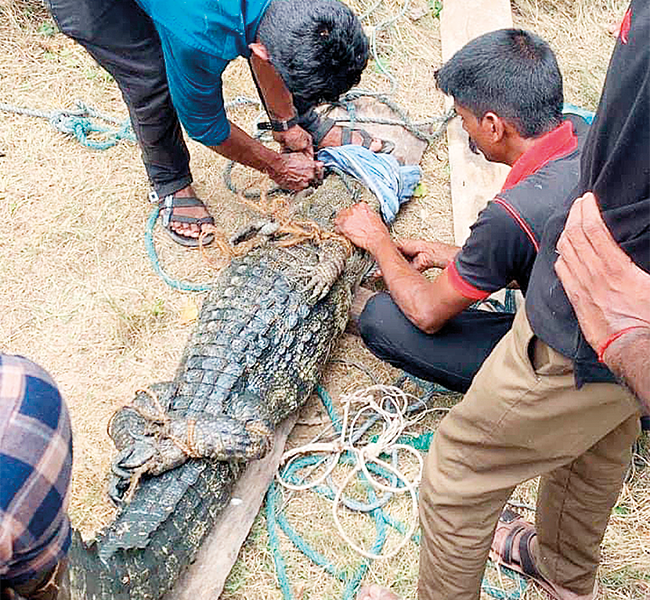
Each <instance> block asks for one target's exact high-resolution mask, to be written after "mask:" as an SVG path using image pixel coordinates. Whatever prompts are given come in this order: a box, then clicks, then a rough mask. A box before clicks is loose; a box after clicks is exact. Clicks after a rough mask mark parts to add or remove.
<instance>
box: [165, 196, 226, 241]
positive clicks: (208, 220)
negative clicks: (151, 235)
mask: <svg viewBox="0 0 650 600" xmlns="http://www.w3.org/2000/svg"><path fill="white" fill-rule="evenodd" d="M159 206H160V215H161V217H162V226H163V227H164V228H165V231H166V232H167V233H168V234H169V237H171V238H172V239H173V240H174V241H175V242H177V243H178V244H181V246H187V247H189V248H198V247H199V238H198V237H191V236H187V235H182V234H181V233H178V231H174V229H173V228H172V226H171V224H172V223H189V224H196V225H198V226H199V227H200V228H201V227H202V226H203V225H214V219H213V218H212V217H211V216H207V217H201V218H197V217H189V216H186V215H177V214H174V211H175V209H177V208H182V207H188V206H201V207H203V208H204V209H205V210H206V211H207V208H206V206H205V204H204V203H203V201H202V200H199V198H195V197H191V198H179V197H177V196H174V194H170V195H169V196H165V197H164V198H163V199H162V200H161V201H160V203H159ZM213 241H214V235H213V234H212V233H208V234H207V235H204V236H203V239H202V242H201V243H202V245H203V246H208V245H209V244H211V243H212V242H213Z"/></svg>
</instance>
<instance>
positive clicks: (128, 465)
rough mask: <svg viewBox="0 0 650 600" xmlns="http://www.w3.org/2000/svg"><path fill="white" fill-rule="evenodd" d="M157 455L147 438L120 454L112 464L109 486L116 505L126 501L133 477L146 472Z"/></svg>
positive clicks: (109, 492)
mask: <svg viewBox="0 0 650 600" xmlns="http://www.w3.org/2000/svg"><path fill="white" fill-rule="evenodd" d="M157 454H158V452H157V450H156V448H155V447H154V446H153V445H152V444H151V442H148V441H147V438H146V437H145V436H142V438H141V439H139V440H136V441H135V443H134V444H133V445H131V446H129V447H128V448H124V449H123V450H121V451H120V452H119V453H118V455H117V456H116V457H115V459H114V460H113V462H112V464H111V473H112V476H111V480H110V482H109V485H108V495H109V496H110V498H111V500H112V501H113V502H114V503H116V504H119V503H121V502H123V501H124V496H125V494H126V492H127V491H128V489H129V487H130V486H131V482H132V479H133V477H134V476H135V475H136V474H137V473H142V472H144V471H146V470H147V464H149V463H151V462H154V459H155V457H156V455H157Z"/></svg>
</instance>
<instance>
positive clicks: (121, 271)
mask: <svg viewBox="0 0 650 600" xmlns="http://www.w3.org/2000/svg"><path fill="white" fill-rule="evenodd" d="M353 5H354V7H355V8H356V9H357V10H358V12H359V13H363V12H365V10H367V9H368V8H370V7H371V6H372V5H374V2H371V1H370V0H368V2H365V3H364V2H360V1H356V2H354V3H353ZM624 7H625V2H624V0H575V1H571V0H545V1H542V0H539V1H535V0H517V1H516V2H513V13H514V19H515V23H516V24H517V25H521V26H524V27H526V28H530V29H533V30H535V31H537V32H538V33H540V34H541V35H542V36H543V37H545V38H546V39H548V40H549V41H550V43H551V45H552V46H553V48H554V49H555V51H556V53H557V54H558V57H559V60H560V64H561V67H562V69H563V71H564V75H565V84H566V99H567V101H569V102H572V103H574V104H578V105H581V106H584V107H586V108H589V109H594V108H595V106H596V103H597V99H598V96H599V92H600V88H601V85H602V80H603V77H604V73H605V71H606V68H607V63H608V60H609V55H610V52H611V48H612V45H613V41H612V40H611V38H610V37H609V36H608V34H607V31H606V29H607V25H608V24H609V22H610V21H613V20H615V18H616V17H619V16H620V15H621V14H622V12H623V10H624ZM399 8H400V5H398V4H397V3H396V2H395V0H385V2H384V3H383V4H381V5H380V6H379V8H378V9H377V10H376V11H375V12H373V14H372V15H371V17H370V18H369V19H368V21H367V24H368V25H370V26H375V27H376V26H377V25H378V24H379V23H381V21H383V20H385V19H386V18H388V17H390V16H391V15H394V14H396V13H397V12H398V11H399ZM427 8H428V4H427V3H426V2H425V0H414V1H413V2H412V3H411V9H410V11H413V12H409V13H408V15H410V16H407V17H404V18H401V19H399V20H398V21H397V22H396V23H395V24H394V25H393V26H392V27H391V28H389V29H387V30H385V31H382V32H381V34H380V35H379V37H378V40H379V43H378V49H379V52H380V56H381V57H382V61H383V63H384V64H385V65H387V67H388V68H389V69H390V71H391V72H392V73H393V74H394V75H395V76H396V77H397V80H398V82H399V87H398V90H397V94H396V97H395V99H396V101H397V102H398V103H399V104H400V105H401V106H402V107H404V108H406V109H407V110H408V111H409V113H410V115H411V117H412V118H413V119H415V120H419V119H426V118H428V117H429V116H431V115H434V114H439V113H440V112H441V111H442V98H441V97H440V95H439V94H438V93H437V92H436V91H435V89H434V88H433V86H432V85H431V82H432V80H433V75H432V74H433V71H434V70H435V68H437V67H438V66H439V64H440V46H439V34H438V21H437V20H436V19H434V18H433V17H432V16H431V14H425V15H424V16H422V17H421V18H419V19H417V20H413V19H412V18H411V17H413V16H415V13H416V12H417V11H420V12H422V11H424V12H425V13H426V11H427ZM50 31H51V26H50V21H49V19H48V17H47V15H46V14H45V13H44V12H43V10H42V8H41V7H40V4H39V3H37V2H36V1H35V0H32V1H31V2H28V1H27V0H0V102H3V103H7V104H12V105H17V106H24V107H32V108H38V109H42V110H55V109H60V108H64V107H67V108H69V107H72V106H73V104H74V101H75V100H76V99H77V98H82V99H83V100H84V101H85V102H86V103H87V104H89V105H91V106H93V107H95V108H97V109H99V110H101V111H102V112H105V113H108V114H112V115H124V114H125V108H124V105H123V103H122V100H121V97H120V94H119V92H118V90H117V89H116V87H115V85H114V83H113V82H112V80H111V79H110V77H108V76H107V75H106V74H105V73H104V72H103V71H101V70H100V69H99V68H98V67H97V66H96V65H95V64H94V63H93V61H92V60H91V59H90V58H89V57H88V56H87V55H86V53H85V52H84V51H83V50H82V49H81V48H80V47H78V46H76V45H75V44H73V43H72V42H71V41H69V40H68V39H66V38H65V37H64V36H62V35H60V34H54V35H50ZM362 86H363V87H366V88H369V89H374V90H387V89H388V88H389V82H388V80H387V78H386V77H384V76H383V75H381V74H379V73H378V72H377V71H376V69H374V68H373V65H372V64H371V66H370V67H369V69H368V70H367V73H366V74H365V75H364V79H363V82H362ZM225 94H226V98H227V99H229V98H233V97H235V96H237V95H240V94H245V95H248V96H251V97H254V96H255V92H254V86H253V84H252V82H251V79H250V75H249V74H248V69H247V66H246V64H245V63H244V62H243V61H236V62H235V63H233V64H232V65H231V66H230V67H229V68H228V71H227V77H226V83H225ZM256 114H257V111H256V110H255V109H251V108H246V109H237V110H236V111H235V112H234V113H233V118H234V119H235V120H236V121H237V122H238V123H239V124H240V125H242V126H243V127H245V128H248V127H249V125H250V123H251V122H252V120H253V119H254V118H255V116H256ZM189 146H190V150H191V153H192V168H193V173H194V176H195V179H196V182H197V183H196V188H197V191H198V192H199V194H200V195H201V196H202V197H204V198H205V199H206V201H207V202H208V204H209V206H210V209H211V211H212V214H213V215H214V216H215V219H216V221H217V224H218V225H219V226H220V227H222V228H223V229H224V230H225V231H227V232H231V231H233V230H235V229H236V228H237V226H239V225H240V224H241V223H243V222H244V221H245V219H246V212H245V210H243V209H242V208H241V207H240V206H239V205H237V204H236V203H235V202H234V198H233V196H232V194H231V193H230V192H229V191H227V189H226V188H225V186H224V185H223V183H222V181H221V174H222V170H223V167H224V161H223V160H222V159H221V158H220V157H218V156H216V155H214V154H213V153H211V152H210V151H208V150H206V149H205V148H203V147H201V146H200V145H198V144H194V143H191V142H190V144H189ZM2 153H4V155H5V156H3V157H0V217H1V218H2V220H3V221H4V223H5V227H4V228H3V230H2V232H0V255H1V259H2V260H0V277H1V279H2V282H3V293H2V296H0V349H1V350H2V351H4V352H15V353H19V354H23V355H25V356H28V357H30V358H32V359H34V360H36V361H37V362H38V363H40V364H41V365H43V366H44V367H46V368H47V369H48V370H49V371H50V372H51V373H52V374H53V376H54V377H55V379H56V380H57V381H58V383H59V384H60V386H61V389H62V391H63V393H64V395H65V397H66V398H67V400H68V403H69V405H70V409H71V413H72V418H73V426H74V431H75V440H74V441H75V467H74V478H73V485H72V500H71V507H70V513H71V517H72V520H73V523H74V524H75V526H76V527H77V528H79V529H81V530H82V531H83V532H84V533H85V534H90V533H92V532H93V531H95V530H96V529H97V528H99V527H100V526H101V525H102V524H105V523H106V522H108V521H109V520H110V519H111V517H112V514H113V509H112V507H111V506H110V504H109V503H108V501H107V499H106V494H105V488H106V477H107V475H106V474H107V472H108V467H109V464H110V459H111V456H112V453H113V451H112V447H111V444H110V440H109V438H108V436H107V435H106V431H105V429H106V422H107V420H108V417H109V416H110V415H111V414H112V413H113V412H114V410H115V409H116V408H117V407H119V406H120V405H122V404H123V403H125V402H127V401H128V400H129V399H130V398H131V396H132V394H133V391H134V390H135V389H137V388H139V387H142V386H146V385H148V384H150V383H152V382H155V381H163V380H166V379H169V378H171V377H172V375H173V372H174V369H175V366H176V364H177V362H178V359H179V357H180V354H181V351H182V347H183V345H184V343H185V339H186V337H187V335H188V333H189V331H190V327H191V325H187V324H185V323H183V322H182V319H181V318H180V315H181V313H182V311H183V308H184V306H185V305H186V303H188V302H198V301H200V298H199V297H197V295H195V294H187V293H182V292H178V291H176V290H173V289H171V288H170V287H168V286H166V285H165V284H164V283H163V282H162V281H161V279H160V278H159V277H158V276H157V275H155V274H154V273H153V272H152V269H151V267H150V264H149V261H148V258H147V256H146V253H145V249H144V243H143V231H144V225H145V222H146V219H147V216H148V213H149V206H148V204H147V203H146V200H145V198H146V194H147V184H146V179H145V174H144V169H143V167H142V165H141V163H140V160H139V155H138V151H137V149H136V148H135V147H134V146H132V145H129V144H121V145H119V146H117V147H115V148H113V149H111V150H108V151H105V152H92V151H88V150H86V149H84V148H82V147H81V146H80V145H79V144H77V143H76V142H74V141H71V140H69V139H66V138H65V137H63V136H62V135H61V134H59V133H57V132H55V131H54V130H53V129H52V128H51V127H50V126H49V125H48V123H47V122H46V121H45V120H41V119H35V118H29V117H25V116H17V115H6V114H3V115H2V118H1V119H0V154H2ZM422 167H423V170H424V184H425V186H426V189H427V191H428V193H427V195H426V196H425V197H424V198H419V199H418V200H417V201H413V202H411V203H410V204H409V205H407V206H406V208H405V209H404V211H403V213H402V214H401V216H400V218H399V220H398V223H397V224H396V226H395V230H396V232H397V233H398V234H399V235H411V236H423V237H430V238H438V239H442V240H444V241H451V239H452V228H451V208H450V198H449V186H448V163H447V157H446V149H445V145H444V142H443V143H440V144H439V145H438V146H437V147H435V148H431V149H430V150H429V151H428V152H427V153H426V154H425V157H424V159H423V161H422ZM236 177H237V178H238V179H239V180H242V181H243V180H246V179H247V178H248V177H249V175H248V174H247V173H246V172H244V170H242V169H239V170H237V172H236ZM156 240H157V245H158V247H159V248H160V252H161V260H162V262H163V263H164V265H165V266H166V268H168V270H169V271H170V273H171V274H172V276H174V277H178V278H183V279H188V280H192V281H198V282H205V281H208V280H209V277H210V270H209V269H208V268H207V267H206V266H205V265H204V264H203V263H202V261H201V260H200V259H199V258H198V256H197V254H196V253H194V254H193V253H191V252H187V251H184V250H182V249H180V248H179V247H177V246H175V245H174V244H173V243H171V242H169V241H168V239H167V238H166V237H165V236H157V238H156ZM334 358H335V359H339V360H344V361H346V362H344V363H341V362H332V363H331V364H330V366H329V367H328V372H327V374H326V377H325V382H324V383H325V385H326V386H327V389H328V390H329V391H330V393H331V394H332V396H334V397H337V396H338V395H339V394H340V393H342V392H345V391H351V390H352V389H356V388H357V387H359V386H360V385H366V384H369V383H371V381H370V380H369V379H366V376H365V375H364V374H362V372H361V371H360V370H359V369H358V368H357V367H356V366H354V364H359V365H362V366H363V367H364V368H365V369H366V370H369V371H370V372H371V373H372V374H373V375H374V377H375V378H376V379H377V380H378V381H380V382H382V383H390V382H391V381H393V379H394V377H395V375H396V373H395V371H394V370H393V369H391V368H389V367H387V366H386V365H384V364H382V363H380V362H379V361H377V360H376V359H374V358H373V357H372V356H371V355H370V354H369V353H368V352H367V351H366V350H365V349H364V348H363V347H362V346H361V345H360V343H359V342H358V340H357V339H356V338H353V337H350V336H345V337H344V339H343V341H342V344H341V345H340V347H339V348H338V350H337V352H336V355H335V357H334ZM319 420H324V415H323V411H322V409H319V407H318V402H317V400H316V399H312V401H311V403H310V409H309V410H308V411H307V417H306V421H307V422H308V423H309V424H310V425H307V424H304V425H302V426H300V427H298V429H297V430H296V432H295V434H294V436H293V438H292V443H294V444H295V443H298V442H300V441H302V440H303V439H306V438H308V437H311V435H312V432H313V423H314V422H318V421H319ZM428 425H429V426H430V427H433V426H434V423H429V424H428ZM648 478H649V476H648V473H647V471H645V472H643V471H642V472H640V473H639V474H637V475H636V476H635V478H634V479H633V480H632V481H631V483H630V484H629V485H628V487H626V489H625V490H624V493H623V495H622V497H621V500H620V502H619V508H618V509H617V511H616V514H615V516H614V517H613V519H612V522H611V525H610V528H609V530H608V533H607V538H606V540H605V544H604V549H603V558H604V560H603V566H602V568H601V583H602V586H603V591H602V592H601V596H600V597H601V598H608V599H623V598H629V599H632V598H634V599H640V598H643V597H644V595H645V594H647V593H648V586H649V585H650V581H648V575H647V574H648V573H650V555H649V554H648V552H649V550H648V548H649V547H650V530H649V525H648V523H650V501H649V500H648V497H649V494H648V486H649V484H648ZM517 494H518V497H519V498H520V499H522V500H524V501H525V502H526V503H528V504H531V503H534V495H535V491H534V486H532V485H529V486H523V487H522V488H521V489H520V490H518V492H517ZM286 509H287V514H288V516H289V518H290V519H291V520H292V521H293V522H294V523H297V524H300V523H302V524H305V523H310V526H309V528H308V531H305V533H307V534H309V536H310V541H311V542H312V543H313V544H315V545H316V546H317V547H319V548H321V549H322V550H323V552H324V553H326V554H327V556H328V557H330V558H331V559H332V560H333V561H335V562H336V563H337V564H338V565H340V566H341V567H348V568H350V566H354V565H356V564H358V562H359V561H358V558H356V557H355V556H354V555H353V554H352V553H351V552H350V551H349V550H347V549H346V548H345V547H344V546H343V545H342V544H340V543H339V542H337V541H335V537H334V534H333V531H334V528H333V525H332V522H331V520H330V518H329V517H328V514H327V506H325V504H324V503H323V502H322V501H320V500H317V499H314V498H312V497H311V496H309V495H306V494H305V495H300V496H294V497H292V498H291V499H290V501H288V502H287V507H286ZM395 510H396V514H397V515H398V516H399V515H400V514H401V513H400V511H402V513H403V512H404V511H405V510H406V508H405V506H402V507H400V506H398V507H396V509H395ZM402 516H404V514H402ZM355 528H356V529H358V530H359V532H360V535H362V533H361V532H363V531H365V529H364V527H362V526H359V525H358V524H355ZM365 535H369V534H368V533H367V532H366V533H365ZM282 544H283V551H284V552H285V556H286V557H287V564H288V572H289V576H290V578H291V580H292V582H293V585H294V591H295V592H296V593H300V590H302V592H301V593H302V596H301V597H302V598H305V599H306V598H337V597H340V596H341V593H342V586H341V584H340V583H337V582H336V581H334V580H332V579H331V578H330V577H329V576H327V575H324V574H323V572H322V571H321V570H320V569H319V568H317V567H314V566H313V565H311V564H310V563H309V562H308V561H307V560H306V559H305V557H304V556H303V555H302V554H301V553H299V552H298V551H297V550H295V549H294V548H293V547H292V546H291V545H290V544H289V543H288V542H287V541H286V540H284V541H283V542H282ZM417 554H418V552H417V547H416V546H415V545H414V544H410V545H409V546H407V547H406V549H405V550H404V552H402V553H401V554H400V556H399V558H396V559H394V560H391V561H376V562H375V563H373V565H372V567H371V571H370V574H369V575H368V578H369V579H372V580H375V581H378V582H380V583H384V584H387V585H391V586H392V587H393V589H394V590H395V591H396V592H398V593H400V594H402V595H403V597H404V598H414V597H415V582H416V578H417ZM540 597H541V596H540V595H539V594H538V593H537V592H536V591H535V590H532V589H530V590H529V591H528V592H527V593H526V599H527V600H532V599H534V598H540ZM223 598H224V599H225V600H242V599H257V598H269V599H273V598H278V599H279V598H281V593H280V591H279V590H278V587H277V583H276V579H275V574H274V569H273V563H272V558H271V555H270V551H269V549H268V540H267V535H266V530H265V527H264V518H263V516H260V517H259V518H258V520H257V522H256V524H255V527H254V529H253V532H252V534H251V536H250V537H249V540H248V542H247V544H246V546H245V547H244V548H243V550H242V552H241V555H240V561H239V562H238V564H237V565H236V567H235V569H234V571H233V573H232V574H231V577H230V579H229V582H228V586H227V589H226V591H225V593H224V595H223Z"/></svg>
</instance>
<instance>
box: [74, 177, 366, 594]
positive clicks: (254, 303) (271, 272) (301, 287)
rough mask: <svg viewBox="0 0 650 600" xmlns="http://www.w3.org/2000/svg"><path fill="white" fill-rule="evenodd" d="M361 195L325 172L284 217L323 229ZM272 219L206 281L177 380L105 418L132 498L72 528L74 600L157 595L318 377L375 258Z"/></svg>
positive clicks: (124, 488) (117, 491) (121, 490)
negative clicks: (91, 523) (294, 235)
mask: <svg viewBox="0 0 650 600" xmlns="http://www.w3.org/2000/svg"><path fill="white" fill-rule="evenodd" d="M361 200H364V201H367V202H369V203H370V204H371V205H372V206H373V208H378V203H377V201H376V199H375V198H374V196H373V195H372V194H371V193H370V192H369V191H368V190H367V189H366V188H365V187H363V186H361V185H360V184H358V183H356V182H352V181H348V180H345V179H343V178H341V177H339V176H337V175H330V176H329V177H327V178H326V180H325V182H324V183H323V184H322V185H321V187H320V188H318V189H317V190H316V191H315V192H314V193H313V195H311V196H309V197H308V198H306V199H304V200H302V201H301V202H296V203H295V207H296V209H295V213H296V214H294V215H293V217H292V218H293V219H294V220H295V219H298V218H300V219H308V220H310V221H311V222H315V223H316V224H317V225H318V227H319V229H321V230H324V231H331V230H332V227H333V220H334V217H335V215H336V213H337V212H338V211H339V210H341V209H342V208H344V207H346V206H349V205H351V204H352V203H354V202H357V201H361ZM267 229H268V230H269V231H271V232H273V231H274V230H276V231H275V233H270V234H269V235H267V238H266V241H265V242H264V243H262V244H261V245H259V246H258V247H255V248H254V249H252V250H251V251H250V252H248V253H247V254H245V255H244V256H240V257H236V258H233V259H232V261H231V262H230V264H229V266H227V267H226V268H225V269H224V270H223V271H221V272H220V273H219V274H218V275H217V277H216V278H215V281H214V283H213V285H212V288H211V290H210V291H209V292H208V293H207V295H206V297H205V299H204V301H203V303H202V307H201V310H200V313H199V317H198V320H197V324H196V327H195V329H194V331H193V333H192V334H191V336H190V339H189V341H188V343H187V345H186V347H185V350H184V352H183V355H182V359H181V361H180V364H179V367H178V369H177V372H176V375H175V377H174V379H173V381H172V382H168V383H162V384H155V385H152V386H151V387H150V389H149V390H148V391H139V392H138V393H136V397H135V399H134V401H133V403H132V404H131V405H130V406H128V407H124V408H122V409H121V410H120V411H118V412H117V413H116V415H114V418H113V419H112V421H111V423H110V427H109V433H110V434H111V437H112V438H113V441H114V442H115V445H116V447H117V450H118V455H117V458H116V459H115V461H114V473H115V474H116V475H115V480H114V484H113V486H112V491H113V495H114V496H117V497H118V498H120V499H121V500H124V499H125V498H128V501H123V502H122V504H121V506H120V507H119V508H118V511H117V515H116V518H115V520H114V521H113V522H111V523H110V524H109V525H107V526H106V527H104V528H103V529H102V530H100V531H99V532H98V533H96V534H95V536H94V538H93V539H92V540H90V541H89V542H86V541H83V540H82V539H81V537H80V536H79V535H78V534H77V533H76V532H75V534H74V535H73V543H72V547H71V551H70V575H71V587H72V594H73V598H75V599H78V600H81V599H83V600H158V599H159V598H161V597H162V596H163V595H164V594H165V593H166V592H167V591H168V590H169V589H171V587H172V586H173V584H174V582H175V581H176V579H177V578H178V576H179V574H180V573H181V572H182V571H183V569H184V568H185V567H186V566H187V565H188V564H190V563H191V562H192V560H193V559H194V557H195V555H196V552H197V551H198V549H199V547H200V545H201V542H202V541H203V539H204V537H205V536H206V534H207V533H209V531H210V529H211V527H212V525H213V523H214V522H215V519H216V517H217V516H218V514H219V513H220V512H221V511H222V510H223V509H224V508H225V507H226V506H227V505H228V504H229V502H230V499H231V494H232V489H233V486H234V484H235V483H236V481H237V479H238V478H239V477H240V475H241V474H242V473H243V470H244V468H245V465H246V462H247V461H250V460H253V459H255V458H259V457H261V456H263V455H264V454H265V453H266V452H267V451H268V449H269V447H270V445H271V440H272V436H273V432H274V428H275V427H276V426H277V425H278V423H280V422H281V421H282V420H283V419H284V418H285V417H287V416H288V415H289V414H290V413H292V412H293V411H296V410H297V409H298V408H299V407H300V406H301V405H302V404H304V402H305V401H306V400H307V398H308V397H309V395H310V394H311V392H312V390H313V389H314V386H315V385H316V383H317V382H318V380H319V377H320V375H321V373H322V371H323V368H324V366H325V364H326V362H327V359H328V355H329V353H330V351H331V350H332V347H333V346H334V344H335V342H336V340H337V338H338V337H339V335H340V334H341V333H342V332H343V330H344V329H345V326H346V324H347V320H348V315H349V308H350V305H351V301H352V296H353V291H354V288H355V287H356V286H357V285H358V284H359V283H360V281H361V278H362V277H363V275H364V273H365V272H366V271H367V270H368V268H369V267H370V266H371V264H372V261H371V258H370V257H369V255H368V254H367V253H365V252H363V251H361V250H359V249H356V248H352V247H351V246H350V245H349V244H347V245H346V244H344V243H342V241H337V239H336V238H332V237H329V238H326V239H325V240H321V241H320V242H319V243H316V242H314V241H310V240H304V241H301V242H300V243H298V244H296V245H293V246H290V247H286V246H285V245H284V244H283V243H282V241H283V237H284V236H283V234H282V228H278V227H271V228H270V229H269V228H267ZM323 257H325V258H323ZM324 281H325V282H326V283H323V282H324Z"/></svg>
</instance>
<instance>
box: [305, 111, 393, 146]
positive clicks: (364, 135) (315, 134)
mask: <svg viewBox="0 0 650 600" xmlns="http://www.w3.org/2000/svg"><path fill="white" fill-rule="evenodd" d="M337 126H338V127H340V128H341V146H345V145H346V144H351V143H352V135H353V133H354V132H355V131H356V132H357V133H358V134H359V135H360V136H361V139H362V142H361V146H363V147H364V148H367V149H368V150H370V146H371V144H372V142H373V140H375V139H377V140H379V141H380V142H381V147H380V148H379V150H377V151H376V152H375V154H390V153H391V152H392V151H393V150H394V149H395V144H394V143H393V142H391V141H390V140H382V139H381V138H374V137H373V136H371V135H370V134H369V133H368V132H367V131H366V130H365V129H358V128H356V127H349V126H347V125H338V124H337V122H336V121H335V120H334V119H330V118H329V117H322V116H321V117H320V118H319V119H318V125H317V126H316V127H315V128H314V129H311V130H310V133H311V136H312V139H313V141H314V150H322V148H321V143H322V141H323V139H324V138H325V136H326V135H327V134H328V133H329V132H330V130H331V129H332V128H333V127H337Z"/></svg>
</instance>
